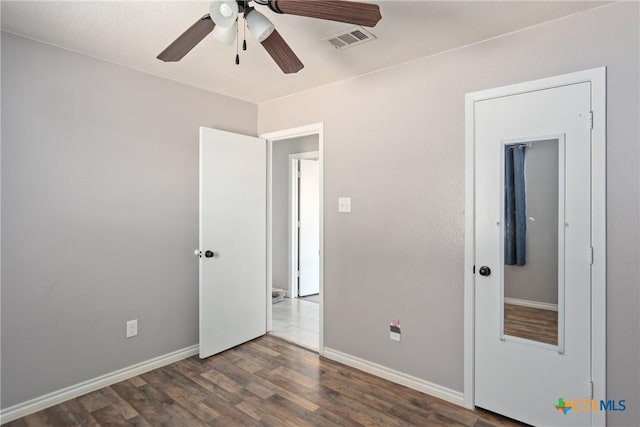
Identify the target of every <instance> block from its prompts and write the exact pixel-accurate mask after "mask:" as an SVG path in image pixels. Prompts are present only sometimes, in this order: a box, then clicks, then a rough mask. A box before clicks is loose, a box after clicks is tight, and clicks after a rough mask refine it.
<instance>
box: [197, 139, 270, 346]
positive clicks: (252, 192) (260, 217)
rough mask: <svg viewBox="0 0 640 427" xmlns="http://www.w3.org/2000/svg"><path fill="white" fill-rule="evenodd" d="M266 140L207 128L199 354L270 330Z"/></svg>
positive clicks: (202, 167) (203, 156)
mask: <svg viewBox="0 0 640 427" xmlns="http://www.w3.org/2000/svg"><path fill="white" fill-rule="evenodd" d="M266 176H267V173H266V143H265V141H264V140H262V139H259V138H254V137H250V136H245V135H238V134H234V133H230V132H224V131H220V130H216V129H209V128H205V127H201V128H200V357H201V358H204V357H208V356H211V355H212V354H216V353H219V352H221V351H224V350H226V349H228V348H231V347H234V346H236V345H238V344H241V343H243V342H246V341H249V340H251V339H254V338H256V337H259V336H261V335H264V334H265V333H266V328H267V326H266V305H267V304H266V277H267V276H266V212H267V206H266Z"/></svg>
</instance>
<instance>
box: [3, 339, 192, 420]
mask: <svg viewBox="0 0 640 427" xmlns="http://www.w3.org/2000/svg"><path fill="white" fill-rule="evenodd" d="M198 350H199V348H198V345H197V344H196V345H192V346H191V347H186V348H183V349H180V350H176V351H173V352H171V353H167V354H164V355H162V356H158V357H154V358H153V359H149V360H145V361H144V362H140V363H136V364H135V365H131V366H128V367H126V368H123V369H118V370H117V371H113V372H110V373H108V374H105V375H101V376H99V377H96V378H93V379H90V380H87V381H83V382H81V383H78V384H75V385H72V386H69V387H65V388H63V389H60V390H57V391H54V392H51V393H48V394H45V395H44V396H40V397H36V398H35V399H31V400H28V401H26V402H22V403H18V404H17V405H13V406H10V407H8V408H6V409H2V410H0V424H5V423H8V422H11V421H13V420H17V419H18V418H21V417H24V416H26V415H29V414H33V413H34V412H38V411H41V410H43V409H46V408H49V407H51V406H54V405H57V404H59V403H62V402H64V401H67V400H70V399H74V398H76V397H79V396H82V395H83V394H87V393H90V392H92V391H96V390H98V389H101V388H103V387H107V386H110V385H111V384H115V383H117V382H120V381H124V380H126V379H129V378H133V377H135V376H136V375H140V374H144V373H145V372H149V371H152V370H154V369H158V368H161V367H163V366H165V365H168V364H170V363H173V362H177V361H178V360H182V359H186V358H187V357H191V356H193V355H194V354H198Z"/></svg>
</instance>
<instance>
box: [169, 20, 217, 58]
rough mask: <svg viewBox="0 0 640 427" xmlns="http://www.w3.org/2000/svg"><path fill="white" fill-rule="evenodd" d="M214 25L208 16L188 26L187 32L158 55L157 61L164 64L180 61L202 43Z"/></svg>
mask: <svg viewBox="0 0 640 427" xmlns="http://www.w3.org/2000/svg"><path fill="white" fill-rule="evenodd" d="M214 27H215V24H214V23H213V21H212V20H211V17H210V16H209V14H206V15H204V16H203V17H202V18H200V19H198V21H197V22H196V23H195V24H193V25H192V26H190V27H189V28H188V29H187V31H185V32H184V33H182V35H181V36H180V37H178V38H177V39H175V40H174V42H173V43H171V44H170V45H169V46H167V48H166V49H165V50H163V51H162V53H160V55H158V59H159V60H161V61H165V62H175V61H180V60H181V59H182V58H183V57H184V56H185V55H186V54H187V53H189V51H190V50H191V49H193V48H194V47H195V46H196V45H197V44H198V43H200V42H201V41H202V39H203V38H205V37H206V35H207V34H209V33H210V32H211V31H213V28H214Z"/></svg>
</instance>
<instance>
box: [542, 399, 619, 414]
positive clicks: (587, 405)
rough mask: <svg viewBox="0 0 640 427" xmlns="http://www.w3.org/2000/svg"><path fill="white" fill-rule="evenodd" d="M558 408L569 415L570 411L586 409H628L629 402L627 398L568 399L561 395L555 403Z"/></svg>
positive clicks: (617, 410) (583, 410)
mask: <svg viewBox="0 0 640 427" xmlns="http://www.w3.org/2000/svg"><path fill="white" fill-rule="evenodd" d="M554 407H555V408H556V410H558V411H560V412H562V413H563V414H564V415H567V414H568V413H569V412H570V411H576V412H585V411H592V412H593V411H616V412H621V411H625V410H626V409H627V402H626V401H625V400H591V399H576V400H571V401H567V400H564V398H562V397H559V398H558V403H556V404H555V405H554Z"/></svg>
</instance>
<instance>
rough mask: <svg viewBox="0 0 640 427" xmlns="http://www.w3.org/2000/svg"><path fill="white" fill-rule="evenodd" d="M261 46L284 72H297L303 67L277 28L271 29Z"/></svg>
mask: <svg viewBox="0 0 640 427" xmlns="http://www.w3.org/2000/svg"><path fill="white" fill-rule="evenodd" d="M262 46H264V48H265V50H266V51H267V52H268V53H269V55H271V57H272V58H273V60H274V61H275V62H276V64H278V67H280V69H281V70H282V71H283V72H284V73H285V74H292V73H297V72H298V71H300V70H302V69H303V68H304V64H303V63H302V62H301V61H300V59H298V57H297V56H296V54H295V52H294V51H293V50H291V48H290V47H289V45H288V44H287V42H286V41H284V39H283V38H282V36H281V35H280V33H278V31H277V30H273V32H272V33H271V35H270V36H269V37H267V38H266V39H264V41H263V42H262Z"/></svg>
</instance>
